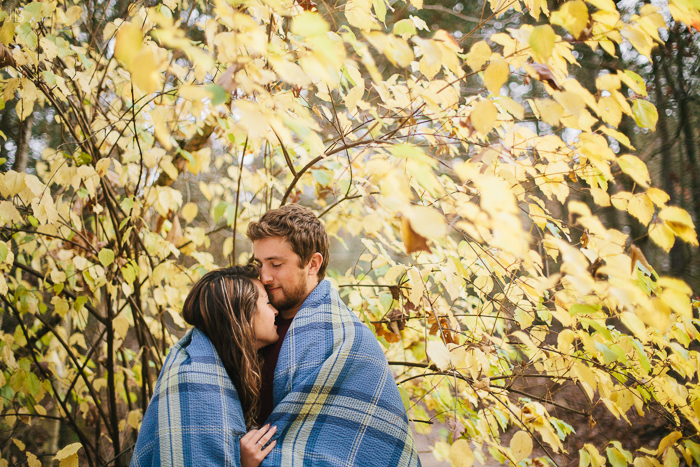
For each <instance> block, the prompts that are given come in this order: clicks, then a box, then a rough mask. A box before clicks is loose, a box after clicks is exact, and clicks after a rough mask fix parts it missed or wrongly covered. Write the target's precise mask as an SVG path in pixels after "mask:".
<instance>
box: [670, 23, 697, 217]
mask: <svg viewBox="0 0 700 467" xmlns="http://www.w3.org/2000/svg"><path fill="white" fill-rule="evenodd" d="M675 32H676V34H675V36H676V44H677V47H678V49H677V50H676V67H677V68H678V79H677V80H676V85H675V86H674V87H673V92H674V96H675V98H676V102H678V110H679V113H680V115H679V119H680V125H681V131H682V133H683V145H684V147H685V155H686V157H687V158H688V164H689V165H690V167H689V172H690V185H691V190H692V202H691V206H692V209H691V212H693V213H694V214H695V222H696V223H697V222H698V221H699V220H700V180H699V179H698V177H700V165H698V160H697V155H696V153H695V135H694V134H693V125H692V123H691V121H690V119H691V116H690V111H689V110H688V101H687V99H688V97H689V96H688V92H687V86H686V82H685V77H684V76H683V71H684V68H685V67H684V63H683V58H684V55H685V44H684V43H683V38H682V37H681V32H680V30H679V29H678V27H676V31H675Z"/></svg>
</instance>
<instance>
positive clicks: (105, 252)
mask: <svg viewBox="0 0 700 467" xmlns="http://www.w3.org/2000/svg"><path fill="white" fill-rule="evenodd" d="M98 257H99V258H100V263H102V266H104V267H107V266H109V265H110V264H112V263H113V262H114V252H113V251H112V250H110V249H109V248H102V249H101V250H100V254H99V255H98Z"/></svg>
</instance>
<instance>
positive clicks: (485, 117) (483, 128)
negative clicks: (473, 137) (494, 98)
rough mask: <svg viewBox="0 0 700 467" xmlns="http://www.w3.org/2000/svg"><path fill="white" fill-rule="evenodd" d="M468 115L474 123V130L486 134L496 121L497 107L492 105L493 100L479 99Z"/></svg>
mask: <svg viewBox="0 0 700 467" xmlns="http://www.w3.org/2000/svg"><path fill="white" fill-rule="evenodd" d="M470 115H471V121H472V125H474V128H475V129H476V131H477V132H479V134H481V135H486V134H487V133H488V132H489V131H491V128H493V124H494V123H496V118H497V117H498V109H496V106H495V105H493V102H491V101H490V100H488V99H484V100H481V101H479V102H478V103H477V104H476V105H475V106H474V109H473V110H472V113H471V114H470Z"/></svg>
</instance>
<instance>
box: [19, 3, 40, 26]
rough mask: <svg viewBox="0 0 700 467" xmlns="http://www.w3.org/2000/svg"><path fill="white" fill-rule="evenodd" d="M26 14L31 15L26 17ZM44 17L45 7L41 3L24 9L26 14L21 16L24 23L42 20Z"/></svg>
mask: <svg viewBox="0 0 700 467" xmlns="http://www.w3.org/2000/svg"><path fill="white" fill-rule="evenodd" d="M24 13H29V15H25V14H24ZM43 15H44V5H43V4H42V3H41V2H32V3H30V4H29V5H27V6H25V7H24V12H23V13H22V14H20V18H22V21H23V22H24V21H29V19H30V18H31V19H33V20H35V21H37V20H40V19H41V18H42V17H43Z"/></svg>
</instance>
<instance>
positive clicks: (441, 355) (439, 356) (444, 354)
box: [425, 332, 451, 371]
mask: <svg viewBox="0 0 700 467" xmlns="http://www.w3.org/2000/svg"><path fill="white" fill-rule="evenodd" d="M439 334H440V333H439V332H438V335H439ZM425 352H426V353H427V354H428V357H430V360H432V361H433V363H435V365H437V367H438V368H439V369H440V370H443V371H444V370H447V369H449V368H450V361H451V360H450V350H449V349H448V348H447V347H445V344H443V343H442V341H437V340H433V341H430V342H428V346H427V347H426V350H425Z"/></svg>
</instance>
